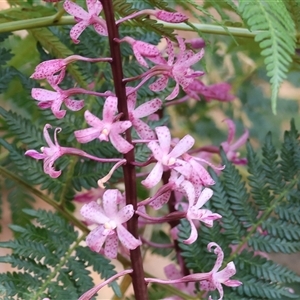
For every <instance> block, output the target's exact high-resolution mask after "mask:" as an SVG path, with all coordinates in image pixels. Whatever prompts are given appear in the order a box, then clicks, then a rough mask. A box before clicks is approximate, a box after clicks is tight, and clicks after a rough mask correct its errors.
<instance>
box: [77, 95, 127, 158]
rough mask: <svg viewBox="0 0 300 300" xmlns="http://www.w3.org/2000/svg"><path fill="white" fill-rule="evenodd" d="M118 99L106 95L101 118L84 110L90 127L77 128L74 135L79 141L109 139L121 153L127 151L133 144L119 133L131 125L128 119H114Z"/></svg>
mask: <svg viewBox="0 0 300 300" xmlns="http://www.w3.org/2000/svg"><path fill="white" fill-rule="evenodd" d="M117 105H118V100H117V97H113V96H110V97H107V99H106V100H105V103H104V107H103V120H100V119H99V118H97V117H96V116H95V115H93V114H92V113H91V112H89V111H86V112H85V113H84V117H85V120H86V122H87V123H88V124H89V125H90V126H92V127H90V128H86V129H81V130H77V131H75V132H74V135H75V137H76V139H77V141H78V142H79V143H88V142H90V141H92V140H94V139H96V138H98V139H99V140H100V141H109V140H110V141H111V143H112V144H113V146H114V147H115V148H116V149H117V150H118V151H119V152H121V153H127V152H129V151H130V150H131V149H132V148H133V146H132V145H131V144H130V143H128V142H127V141H126V140H125V139H124V138H123V137H122V136H121V135H120V134H121V133H123V132H125V131H126V130H127V129H128V128H130V127H131V125H132V124H131V122H130V121H116V120H115V118H116V116H115V115H116V113H117V110H118V108H117Z"/></svg>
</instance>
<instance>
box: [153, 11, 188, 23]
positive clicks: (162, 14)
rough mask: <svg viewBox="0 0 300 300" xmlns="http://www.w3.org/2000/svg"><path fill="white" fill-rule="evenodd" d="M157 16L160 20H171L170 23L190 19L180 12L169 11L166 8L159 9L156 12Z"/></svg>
mask: <svg viewBox="0 0 300 300" xmlns="http://www.w3.org/2000/svg"><path fill="white" fill-rule="evenodd" d="M155 17H156V18H157V19H159V20H162V21H165V22H169V23H181V22H184V21H187V20H188V17H187V16H186V15H184V14H182V13H179V12H175V13H172V12H168V11H164V10H159V11H157V13H156V14H155Z"/></svg>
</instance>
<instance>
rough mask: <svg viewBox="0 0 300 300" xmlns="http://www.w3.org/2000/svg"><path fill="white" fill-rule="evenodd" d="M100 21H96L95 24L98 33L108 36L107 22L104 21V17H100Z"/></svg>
mask: <svg viewBox="0 0 300 300" xmlns="http://www.w3.org/2000/svg"><path fill="white" fill-rule="evenodd" d="M98 22H99V23H95V24H94V25H93V26H94V29H95V31H96V32H97V33H99V34H100V35H103V36H107V35H108V32H107V28H106V24H105V21H102V19H100V18H99V20H98ZM100 23H101V24H100Z"/></svg>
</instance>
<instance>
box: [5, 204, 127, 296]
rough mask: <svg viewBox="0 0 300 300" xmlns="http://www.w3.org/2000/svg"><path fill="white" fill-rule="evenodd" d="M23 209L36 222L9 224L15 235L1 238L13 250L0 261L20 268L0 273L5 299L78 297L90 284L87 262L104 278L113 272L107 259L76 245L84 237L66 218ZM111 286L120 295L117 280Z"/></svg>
mask: <svg viewBox="0 0 300 300" xmlns="http://www.w3.org/2000/svg"><path fill="white" fill-rule="evenodd" d="M25 213H27V214H29V215H30V216H31V217H34V218H36V224H37V225H33V224H27V225H26V226H25V227H22V226H17V225H12V226H11V229H13V230H14V231H16V232H18V234H19V235H18V237H17V238H16V239H15V240H14V241H8V242H0V247H2V248H10V249H12V250H13V254H12V255H11V256H3V257H0V262H4V263H10V264H12V266H14V267H16V268H17V269H19V270H20V272H18V273H6V274H0V282H1V283H3V284H2V287H1V288H2V289H3V290H4V291H5V292H6V295H5V296H6V297H7V299H12V298H9V297H17V299H25V300H27V299H30V300H38V299H41V298H43V297H50V298H51V299H78V297H79V296H80V295H82V294H83V293H84V292H86V291H87V290H88V289H90V288H91V287H92V286H93V280H92V277H91V274H90V271H89V270H88V269H87V266H93V269H94V271H96V272H97V273H98V274H99V275H100V276H101V277H102V278H105V279H107V278H109V277H111V276H112V275H115V274H116V271H115V270H114V266H113V265H111V264H110V262H109V260H107V259H105V258H104V257H102V256H101V255H100V254H98V253H95V252H91V250H90V249H88V248H86V247H83V246H80V245H79V243H80V242H81V241H82V239H83V237H80V238H78V233H77V232H76V231H75V230H74V228H73V226H71V225H70V224H69V223H68V222H67V221H66V220H64V219H62V218H61V217H60V216H58V215H57V214H53V213H52V212H46V211H43V210H39V211H35V210H28V209H27V210H25ZM24 271H25V272H24ZM25 274H26V276H24V275H25ZM37 279H39V280H37ZM111 286H112V287H113V288H114V290H115V291H116V292H118V295H120V290H119V287H118V285H117V283H116V282H114V283H112V284H111ZM120 296H121V295H120ZM4 299H6V298H4Z"/></svg>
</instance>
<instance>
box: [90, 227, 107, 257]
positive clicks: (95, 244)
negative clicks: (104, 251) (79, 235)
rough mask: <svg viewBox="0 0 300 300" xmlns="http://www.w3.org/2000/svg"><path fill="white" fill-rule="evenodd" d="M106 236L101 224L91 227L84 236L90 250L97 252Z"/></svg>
mask: <svg viewBox="0 0 300 300" xmlns="http://www.w3.org/2000/svg"><path fill="white" fill-rule="evenodd" d="M106 238H107V234H105V233H104V227H103V226H102V225H100V226H97V227H96V228H95V229H93V230H92V231H91V232H90V233H89V234H88V236H87V237H86V244H87V245H88V247H89V248H91V250H92V251H95V252H99V251H100V250H101V248H102V246H103V244H104V242H105V240H106Z"/></svg>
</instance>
